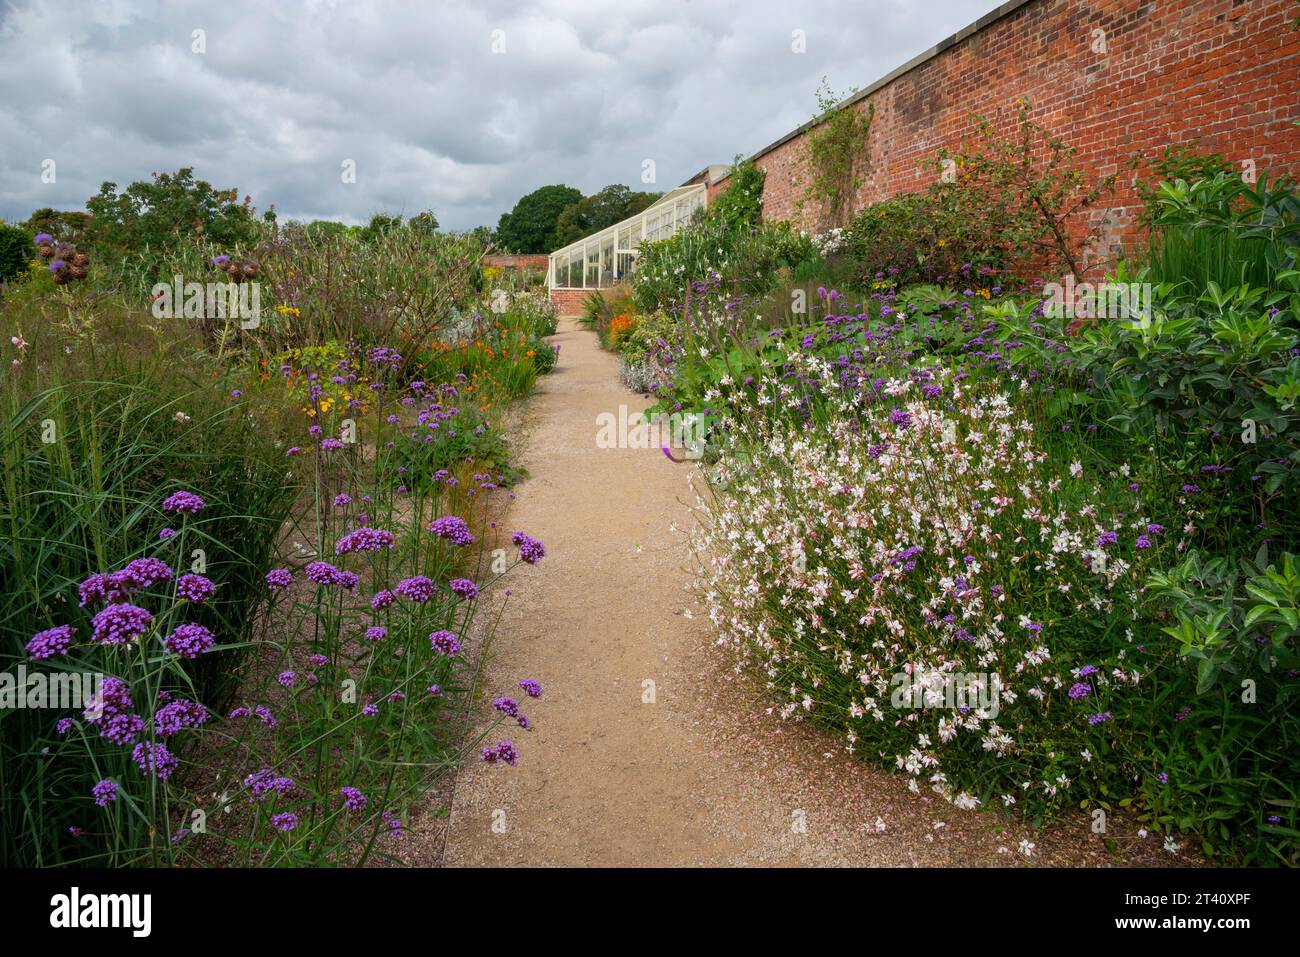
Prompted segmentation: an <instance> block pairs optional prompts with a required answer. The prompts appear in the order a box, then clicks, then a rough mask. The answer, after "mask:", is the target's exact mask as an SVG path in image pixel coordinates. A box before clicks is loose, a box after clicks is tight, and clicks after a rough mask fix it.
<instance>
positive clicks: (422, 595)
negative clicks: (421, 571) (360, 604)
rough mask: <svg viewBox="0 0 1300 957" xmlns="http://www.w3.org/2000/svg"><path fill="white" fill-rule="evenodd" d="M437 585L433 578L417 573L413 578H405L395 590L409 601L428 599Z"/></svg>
mask: <svg viewBox="0 0 1300 957" xmlns="http://www.w3.org/2000/svg"><path fill="white" fill-rule="evenodd" d="M435 587H436V586H435V585H434V584H433V579H431V578H426V577H425V576H424V575H416V576H415V577H413V578H403V579H402V580H401V581H400V582H398V583H397V586H396V587H395V588H394V589H393V591H394V592H396V593H397V594H398V595H401V596H402V597H403V598H405V599H407V600H409V601H428V600H429V599H430V598H432V597H433V592H434V589H435ZM376 597H378V596H376Z"/></svg>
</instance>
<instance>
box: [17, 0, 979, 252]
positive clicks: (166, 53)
mask: <svg viewBox="0 0 1300 957" xmlns="http://www.w3.org/2000/svg"><path fill="white" fill-rule="evenodd" d="M991 7H992V0H934V2H928V3H925V4H920V3H915V4H913V3H906V2H900V0H878V2H865V3H864V2H857V3H848V2H838V3H837V2H831V0H813V2H802V3H801V2H782V0H754V2H739V0H723V2H707V3H706V2H704V0H689V2H683V0H675V2H674V0H654V2H651V0H625V2H621V3H619V4H616V5H615V4H606V3H596V2H590V3H584V2H578V0H532V2H526V3H514V2H504V0H500V2H498V0H490V2H471V0H459V2H438V3H390V2H380V0H373V2H363V0H358V2H350V3H347V4H340V3H335V2H319V0H312V2H306V0H304V2H300V3H284V4H268V3H256V2H248V3H244V2H232V3H226V4H222V5H220V6H212V5H210V4H206V3H201V2H197V0H192V2H169V3H146V2H138V3H134V2H126V0H118V2H105V3H97V4H94V5H89V4H87V5H84V6H83V5H79V6H77V7H75V8H73V9H74V12H73V13H72V14H69V12H68V10H67V8H66V7H59V6H50V5H48V4H42V3H39V2H38V0H17V2H14V3H10V4H9V5H7V6H0V217H4V218H8V219H15V218H23V217H25V216H26V215H27V214H28V213H29V212H30V211H31V210H32V209H34V208H37V207H40V206H55V207H61V208H81V207H82V206H83V204H84V202H85V200H86V199H87V198H88V197H89V196H91V195H93V194H94V193H95V192H97V191H98V189H99V184H100V183H101V182H103V181H105V180H112V181H114V182H117V183H119V184H125V183H128V182H130V181H132V180H135V179H140V178H143V177H146V176H147V175H148V174H149V173H150V172H151V171H162V170H174V169H176V168H178V167H180V166H194V167H195V169H196V172H197V174H198V175H199V176H201V177H202V178H204V179H207V180H209V181H211V182H212V183H213V184H214V185H216V186H219V187H227V186H238V187H239V189H240V191H241V192H243V193H248V194H251V195H252V196H253V199H254V202H255V203H256V204H257V206H258V207H259V208H263V209H264V208H266V207H267V206H269V205H270V204H272V203H274V204H275V206H276V208H277V210H278V211H279V213H280V214H281V215H282V216H287V217H294V218H317V217H331V218H332V217H337V218H341V219H344V220H347V221H349V222H359V221H364V220H365V219H367V218H368V217H369V216H370V215H371V214H372V213H374V212H376V211H381V210H382V211H386V212H405V213H407V214H412V213H415V212H418V211H419V210H421V209H425V208H432V209H434V210H435V211H436V212H437V214H438V218H439V219H440V220H441V222H442V223H443V224H444V225H445V226H448V227H452V228H470V227H473V226H475V225H479V224H483V223H487V224H495V222H496V219H497V217H498V216H499V215H500V214H501V213H502V212H503V211H505V210H508V209H509V208H510V207H511V206H512V205H513V204H514V202H515V200H516V199H518V197H519V196H520V195H522V194H523V193H525V192H527V191H529V190H531V189H534V188H536V187H537V186H540V185H543V184H546V183H558V182H563V183H568V184H570V185H573V186H576V187H578V188H579V189H582V190H583V191H584V192H592V191H594V190H596V189H599V188H600V187H601V186H604V185H606V184H607V183H611V182H622V183H626V184H627V185H629V186H631V187H633V188H636V189H642V188H646V187H645V186H644V185H643V184H642V183H641V181H640V174H641V163H642V161H643V160H644V159H653V160H654V161H655V164H656V167H657V172H658V181H657V183H656V184H655V186H656V188H659V189H666V188H669V187H671V186H674V185H676V184H677V183H678V182H680V181H681V180H683V179H685V178H686V177H688V176H690V175H692V174H693V173H695V172H696V171H698V170H699V169H701V168H703V167H704V166H706V165H708V164H710V163H717V162H727V161H729V160H730V159H731V158H732V157H733V156H735V155H736V154H737V153H749V152H752V151H753V150H755V149H758V148H760V147H762V146H764V145H766V144H767V143H768V142H770V141H772V140H774V139H776V138H777V137H779V136H780V135H782V134H783V133H785V132H787V131H788V130H789V129H791V128H792V127H794V126H796V125H798V124H799V123H802V122H803V121H805V120H806V119H808V117H809V116H810V115H811V114H812V111H813V108H814V106H815V100H814V97H813V93H814V90H815V89H816V88H817V85H818V83H819V82H820V80H821V77H822V76H823V75H825V76H828V77H829V80H830V83H831V84H832V86H833V87H834V88H835V89H836V90H838V91H847V90H849V89H851V88H856V87H860V86H862V85H864V84H866V83H869V82H871V81H872V80H874V79H876V78H877V77H879V76H881V75H883V74H884V73H886V72H888V71H889V70H890V69H892V68H893V67H895V66H897V65H898V64H900V63H902V62H904V61H906V60H907V59H909V58H910V57H912V56H913V55H915V54H917V53H919V52H921V51H922V50H924V49H926V48H928V47H929V46H931V45H933V44H934V43H935V42H937V41H939V40H941V39H943V38H944V37H945V36H947V35H949V34H951V33H953V32H955V31H956V30H957V29H959V28H960V27H962V26H965V25H966V24H967V23H970V22H971V21H973V20H975V19H976V18H978V17H979V16H980V15H981V14H983V13H986V12H988V10H989V9H990V8H991ZM199 28H201V29H203V30H205V31H206V41H207V52H206V53H204V54H202V55H199V54H195V53H193V52H192V51H191V32H192V31H193V30H194V29H199ZM794 30H803V31H804V32H805V33H806V36H807V52H806V53H804V54H795V53H793V52H792V51H791V35H792V31H794ZM493 31H501V33H500V34H496V35H495V36H497V37H503V38H504V45H505V51H504V52H502V53H494V52H493V50H492V42H493V37H494V33H493ZM47 158H52V159H55V160H56V162H57V163H58V179H57V182H55V183H53V184H43V183H42V182H41V181H40V167H41V162H42V160H44V159H47ZM345 159H352V160H355V161H356V163H357V168H358V182H357V183H356V184H345V183H343V182H341V180H340V175H339V174H340V171H341V166H340V164H341V163H342V162H343V161H344V160H345Z"/></svg>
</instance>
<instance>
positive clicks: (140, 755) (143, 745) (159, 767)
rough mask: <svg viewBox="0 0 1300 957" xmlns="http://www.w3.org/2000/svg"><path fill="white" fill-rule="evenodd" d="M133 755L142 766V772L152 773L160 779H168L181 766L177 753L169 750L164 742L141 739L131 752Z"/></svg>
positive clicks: (140, 766) (137, 763) (138, 764)
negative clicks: (157, 742) (156, 742)
mask: <svg viewBox="0 0 1300 957" xmlns="http://www.w3.org/2000/svg"><path fill="white" fill-rule="evenodd" d="M131 757H132V759H133V760H134V761H135V763H136V765H137V766H139V768H140V773H141V774H152V775H153V776H154V777H156V778H157V779H158V780H160V781H166V780H167V779H168V778H169V777H171V776H172V772H173V771H175V770H176V768H177V767H179V766H180V763H181V762H180V760H179V759H178V758H177V757H176V755H174V754H172V753H171V752H170V751H168V750H167V746H166V745H163V744H155V743H153V742H151V741H141V742H140V743H139V744H137V745H136V746H135V750H134V751H132V752H131Z"/></svg>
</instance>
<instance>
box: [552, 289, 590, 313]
mask: <svg viewBox="0 0 1300 957" xmlns="http://www.w3.org/2000/svg"><path fill="white" fill-rule="evenodd" d="M591 292H595V290H594V289H552V290H551V302H553V303H555V307H556V308H557V309H559V310H560V315H561V316H577V315H580V314H581V313H582V304H583V303H584V302H586V301H587V294H588V293H591Z"/></svg>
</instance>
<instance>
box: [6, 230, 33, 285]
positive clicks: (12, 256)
mask: <svg viewBox="0 0 1300 957" xmlns="http://www.w3.org/2000/svg"><path fill="white" fill-rule="evenodd" d="M34 249H35V247H34V246H32V236H31V235H30V234H28V233H27V231H26V230H23V229H19V228H18V227H17V226H10V225H9V224H8V223H3V222H0V283H4V282H13V281H14V280H15V279H17V278H18V277H19V276H22V275H23V274H24V273H26V272H27V264H28V263H29V262H30V261H31V260H32V259H33V252H34Z"/></svg>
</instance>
